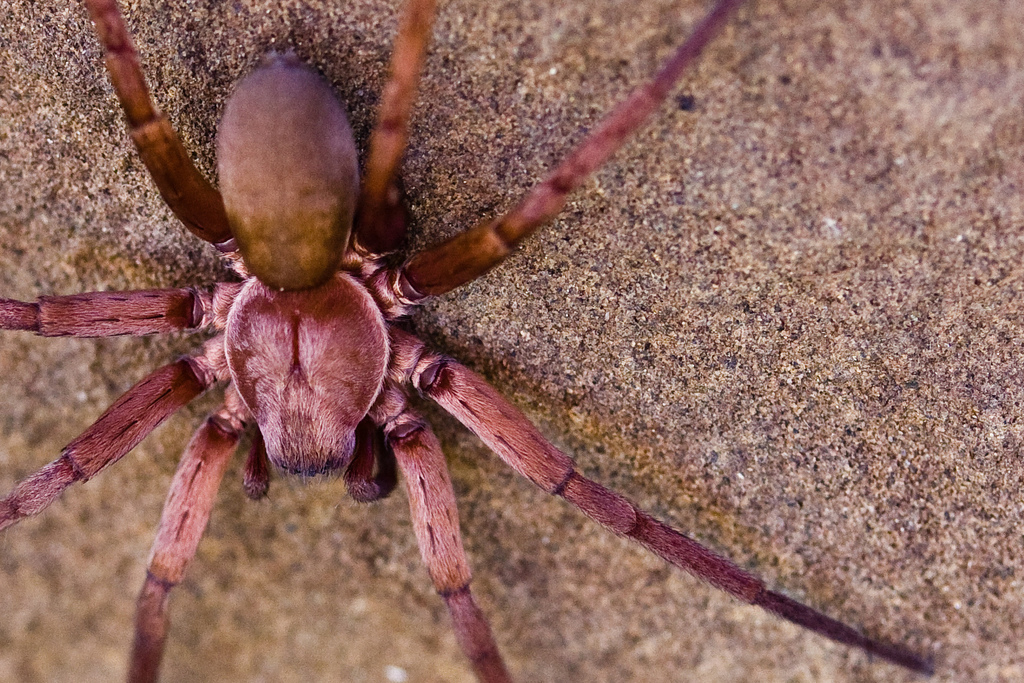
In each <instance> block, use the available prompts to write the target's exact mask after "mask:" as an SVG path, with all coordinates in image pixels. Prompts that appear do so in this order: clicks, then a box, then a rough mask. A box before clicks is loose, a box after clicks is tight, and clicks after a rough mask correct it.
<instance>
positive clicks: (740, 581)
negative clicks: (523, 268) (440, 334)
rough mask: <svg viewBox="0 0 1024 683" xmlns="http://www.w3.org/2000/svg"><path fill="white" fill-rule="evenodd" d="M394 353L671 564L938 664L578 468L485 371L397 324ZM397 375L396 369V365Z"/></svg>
mask: <svg viewBox="0 0 1024 683" xmlns="http://www.w3.org/2000/svg"><path fill="white" fill-rule="evenodd" d="M391 338H392V344H393V346H394V347H395V348H396V351H395V357H396V358H402V359H405V360H404V362H405V363H406V365H405V373H406V374H405V379H406V381H409V382H410V383H411V384H412V385H413V386H414V387H416V388H417V389H418V390H419V391H421V392H422V393H424V394H426V395H427V396H429V397H430V398H432V399H434V400H435V401H436V402H437V403H438V404H440V405H441V407H443V408H444V409H445V410H447V411H448V412H449V413H451V414H452V415H454V416H455V417H456V418H457V419H458V420H459V421H460V422H461V423H462V424H464V425H465V426H466V427H467V428H469V430H470V431H472V432H473V433H475V434H476V435H477V436H478V437H480V439H481V440H482V441H483V442H484V443H486V444H487V446H488V447H490V448H491V450H493V451H494V452H495V453H497V454H498V455H499V456H500V457H501V459H502V460H504V461H505V462H506V463H507V464H508V465H509V466H510V467H511V468H512V469H514V470H516V471H517V472H519V473H520V474H521V475H523V476H524V477H526V478H527V479H530V480H531V481H532V482H533V483H535V484H537V486H539V487H540V488H542V489H544V490H545V491H547V492H548V493H551V494H553V495H556V496H560V497H562V498H564V499H566V500H567V501H569V502H570V503H572V504H573V505H575V506H576V507H578V508H579V509H580V510H581V511H582V512H583V513H584V514H586V515H587V516H588V517H590V518H591V519H593V520H594V521H596V522H598V523H600V524H602V525H603V526H605V527H608V528H609V529H610V530H612V531H613V532H615V533H616V534H619V535H620V536H625V537H627V538H631V539H633V540H634V541H637V542H638V543H640V544H641V545H643V546H644V547H646V548H647V549H648V550H650V551H651V552H653V553H655V554H656V555H659V556H660V557H662V558H663V559H664V560H666V561H667V562H669V563H670V564H673V565H675V566H676V567H679V568H680V569H683V570H684V571H687V572H689V573H691V574H693V575H694V576H696V577H697V578H700V579H702V580H704V581H707V582H708V583H710V584H711V585H713V586H714V587H716V588H718V589H720V590H723V591H725V592H727V593H729V594H730V595H732V596H733V597H735V598H737V599H739V600H742V601H743V602H746V603H748V604H752V605H757V606H759V607H762V608H763V609H766V610H768V611H769V612H772V613H773V614H775V615H777V616H780V617H782V618H784V619H787V620H789V621H791V622H793V623H795V624H798V625H800V626H803V627H804V628H807V629H810V630H811V631H814V632H815V633H819V634H821V635H823V636H825V637H827V638H831V639H832V640H834V641H837V642H839V643H844V644H846V645H851V646H854V647H859V648H861V649H863V650H864V651H866V652H868V653H870V654H872V655H877V656H878V657H881V658H883V659H887V660H889V661H890V662H893V663H895V664H899V665H900V666H904V667H906V668H908V669H912V670H914V671H918V672H922V673H930V672H931V663H930V662H929V661H927V660H925V659H924V658H922V657H920V656H918V655H916V654H914V653H912V652H910V651H909V650H907V649H905V648H904V647H901V646H898V645H890V644H888V643H883V642H881V641H877V640H873V639H871V638H867V637H865V636H863V635H861V634H860V633H859V632H857V631H856V630H854V629H853V628H851V627H849V626H847V625H846V624H843V623H841V622H839V621H836V620H835V619H832V618H830V617H827V616H825V615H824V614H822V613H820V612H818V611H816V610H814V609H812V608H810V607H808V606H806V605H803V604H801V603H799V602H796V601H795V600H791V599H790V598H787V597H785V596H784V595H781V594H779V593H776V592H773V591H770V590H768V588H767V587H766V586H765V585H764V582H762V581H761V580H760V579H758V578H757V577H755V576H753V575H751V574H749V573H747V572H746V571H744V570H742V569H740V568H739V567H737V566H736V565H735V564H733V563H732V562H730V561H728V560H726V559H724V558H722V557H719V556H718V555H716V554H715V553H713V552H712V551H711V550H709V549H708V548H705V547H704V546H702V545H701V544H699V543H697V542H696V541H694V540H692V539H690V538H688V537H687V536H684V535H683V534H682V533H680V532H678V531H676V530H675V529H673V528H671V527H670V526H668V525H666V524H664V523H663V522H660V521H658V520H656V519H655V518H653V517H652V516H651V515H650V514H648V513H647V512H645V511H643V510H641V509H640V508H638V507H636V505H634V504H633V503H632V502H630V501H628V500H626V499H625V498H623V497H622V496H620V495H619V494H617V493H614V492H612V491H609V490H608V489H606V488H605V487H603V486H601V485H600V484H598V483H596V482H594V481H591V480H590V479H587V478H586V477H584V476H583V475H581V474H580V473H579V472H577V471H576V468H575V465H574V464H573V461H572V459H571V458H569V456H567V455H565V454H564V453H562V452H561V451H559V450H558V449H557V448H555V447H554V446H553V445H552V444H550V443H549V442H548V441H547V440H546V439H545V438H544V437H543V436H542V435H541V434H540V432H538V431H537V428H536V427H534V426H533V424H532V423H530V421H529V420H528V419H526V417H525V416H524V415H523V414H522V413H521V412H519V410H517V409H516V408H515V407H514V406H512V405H511V404H510V403H509V402H508V401H506V400H505V399H504V397H502V396H501V395H500V394H499V393H498V392H497V391H495V390H494V388H493V387H491V386H490V385H489V384H487V382H485V381H484V380H483V378H482V377H480V376H479V375H477V374H475V373H473V372H472V371H470V370H469V369H467V368H466V367H464V366H462V365H460V364H459V363H457V362H456V361H454V360H452V359H451V358H448V357H445V356H439V355H436V354H433V353H430V352H427V351H425V349H424V345H423V343H422V342H420V341H419V340H418V339H416V338H415V337H413V336H412V335H409V334H407V333H404V332H401V331H398V330H396V329H395V328H392V337H391ZM392 373H393V374H392V376H393V377H394V376H395V375H396V374H397V373H396V372H395V371H394V370H393V371H392Z"/></svg>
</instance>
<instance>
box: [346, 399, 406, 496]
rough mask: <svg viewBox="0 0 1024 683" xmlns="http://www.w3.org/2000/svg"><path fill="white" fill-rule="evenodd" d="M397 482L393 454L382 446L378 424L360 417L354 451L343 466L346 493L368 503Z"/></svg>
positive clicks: (381, 435)
mask: <svg viewBox="0 0 1024 683" xmlns="http://www.w3.org/2000/svg"><path fill="white" fill-rule="evenodd" d="M374 464H376V466H377V472H376V474H374V471H373V468H374ZM397 483H398V471H397V469H396V463H395V454H394V453H393V452H391V450H390V449H389V448H385V447H384V441H383V433H382V432H381V430H380V428H379V427H378V426H377V425H376V424H375V423H374V422H373V421H372V420H371V419H369V418H364V419H363V421H362V422H360V423H359V426H358V427H357V428H356V449H355V453H354V454H353V456H352V461H351V462H350V463H349V464H348V468H347V469H346V470H345V487H346V488H347V489H348V494H349V495H350V496H352V497H353V498H354V499H356V500H357V501H359V502H360V503H372V502H373V501H375V500H380V499H382V498H387V497H388V496H389V495H391V492H392V491H394V489H395V485H396V484H397Z"/></svg>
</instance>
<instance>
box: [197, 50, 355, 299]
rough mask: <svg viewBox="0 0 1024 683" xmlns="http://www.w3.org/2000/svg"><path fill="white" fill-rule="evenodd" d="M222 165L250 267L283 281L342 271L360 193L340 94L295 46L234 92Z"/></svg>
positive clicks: (290, 285) (223, 127)
mask: <svg viewBox="0 0 1024 683" xmlns="http://www.w3.org/2000/svg"><path fill="white" fill-rule="evenodd" d="M217 166H218V172H219V174H220V189H221V193H222V194H223V196H224V205H225V208H226V209H227V214H228V221H229V223H230V225H231V231H232V233H233V235H234V237H235V239H236V240H237V242H238V247H239V251H240V252H241V253H242V257H243V258H244V259H245V264H246V267H247V268H248V269H249V271H250V272H251V273H252V274H253V275H255V276H256V277H257V278H259V279H260V281H261V282H263V283H264V284H266V285H268V286H270V287H273V288H274V289H278V290H297V289H309V288H312V287H316V286H317V285H320V284H322V283H324V282H326V281H327V279H328V278H329V277H330V276H331V274H332V273H334V272H335V270H337V266H338V262H339V260H340V258H341V256H342V254H343V252H344V250H345V248H346V246H347V244H348V239H349V234H350V233H351V231H352V218H353V215H354V213H355V205H356V201H357V198H358V193H359V167H358V163H357V156H356V148H355V142H354V140H353V139H352V128H351V126H350V125H349V122H348V118H347V117H346V116H345V111H344V110H343V109H342V106H341V103H339V102H338V99H337V98H336V97H335V96H334V93H333V92H332V91H331V88H330V86H329V85H328V84H327V82H326V81H324V79H323V78H321V77H320V76H319V75H318V74H317V73H316V72H315V71H313V70H312V69H311V68H309V67H308V66H306V65H304V64H302V62H300V61H299V60H298V59H297V58H296V57H294V56H293V55H285V56H280V55H273V56H271V57H270V58H269V59H268V60H267V63H265V64H264V65H263V66H261V67H260V68H259V69H258V70H257V71H255V72H254V73H252V74H251V75H249V76H248V77H247V78H245V79H244V80H243V81H242V82H241V83H239V84H238V87H237V88H236V89H235V92H234V93H233V94H232V95H231V97H230V98H229V99H228V102H227V105H226V106H225V108H224V116H223V118H222V119H221V122H220V128H219V130H218V134H217Z"/></svg>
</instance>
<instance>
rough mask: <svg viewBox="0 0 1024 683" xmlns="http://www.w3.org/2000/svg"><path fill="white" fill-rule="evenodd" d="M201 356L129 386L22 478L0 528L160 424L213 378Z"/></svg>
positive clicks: (0, 515) (2, 506)
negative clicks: (59, 450) (50, 458)
mask: <svg viewBox="0 0 1024 683" xmlns="http://www.w3.org/2000/svg"><path fill="white" fill-rule="evenodd" d="M202 361H203V359H202V358H200V357H186V358H182V359H181V360H178V361H176V362H174V363H171V364H169V365H165V366H163V367H162V368H160V369H158V370H156V371H155V372H153V373H151V374H150V375H149V376H147V377H146V378H145V379H143V380H142V381H141V382H139V383H138V384H136V385H135V386H133V387H132V388H131V389H129V390H128V391H126V392H125V393H124V394H123V395H122V396H121V397H120V398H119V399H117V401H115V402H114V404H113V405H112V406H110V407H109V408H107V410H106V412H104V413H103V414H102V415H100V418H99V419H98V420H96V422H94V423H93V424H92V426H90V427H89V428H88V429H86V430H85V431H84V432H82V434H81V435H80V436H79V437H78V438H76V439H75V440H74V441H72V442H71V443H69V444H68V445H67V446H65V448H64V451H63V452H62V453H61V456H60V457H59V458H58V459H57V460H55V461H53V462H52V463H50V464H49V465H46V466H45V467H43V468H41V469H40V470H38V471H37V472H36V473H35V474H32V475H29V476H28V477H27V478H26V479H23V480H22V481H21V482H20V483H19V484H18V485H17V486H16V487H15V488H14V490H13V491H11V492H10V493H9V494H8V495H7V497H5V498H3V499H0V530H3V529H5V528H7V527H9V526H11V525H12V524H14V523H16V522H18V521H20V520H22V519H23V518H25V517H28V516H31V515H36V514H39V513H40V512H42V511H43V510H45V509H46V508H47V507H48V506H49V505H50V503H52V502H53V501H54V500H56V498H57V496H59V495H60V494H61V493H62V492H63V491H64V489H66V488H67V487H69V486H71V485H72V484H74V483H75V482H76V481H88V480H89V479H91V478H92V477H94V476H95V475H96V474H97V473H99V472H100V470H102V469H104V468H105V467H107V466H108V465H112V464H113V463H115V462H117V461H118V460H120V459H121V458H122V457H123V456H124V455H125V454H126V453H128V451H130V450H132V449H133V448H135V447H136V446H137V445H138V444H139V442H140V441H142V440H143V439H144V438H145V437H146V435H148V434H149V433H150V432H151V431H153V430H154V429H156V427H157V425H159V424H160V423H161V422H163V421H164V420H166V419H167V418H168V417H170V416H171V414H172V413H174V412H175V411H177V410H178V409H179V408H181V407H183V406H185V405H187V404H188V403H189V402H191V401H192V400H193V399H195V398H196V397H197V396H199V395H200V394H201V393H203V392H204V391H206V389H208V388H209V387H210V386H211V385H212V384H213V382H214V381H215V378H214V375H213V373H212V372H209V371H207V370H206V368H204V367H203V365H204V363H203V362H202Z"/></svg>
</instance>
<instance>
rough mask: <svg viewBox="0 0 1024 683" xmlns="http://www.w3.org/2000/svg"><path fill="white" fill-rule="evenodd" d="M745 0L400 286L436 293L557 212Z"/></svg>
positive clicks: (411, 293)
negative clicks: (503, 207)
mask: <svg viewBox="0 0 1024 683" xmlns="http://www.w3.org/2000/svg"><path fill="white" fill-rule="evenodd" d="M742 1H743V0H719V2H718V4H717V5H715V8H714V9H713V10H712V11H711V12H710V13H709V14H708V15H707V16H706V17H705V18H704V19H703V21H701V23H700V24H698V25H697V27H696V28H694V30H693V33H691V34H690V37H689V38H688V39H687V40H686V42H685V43H683V44H682V45H681V46H680V47H679V49H678V50H676V52H675V54H674V55H673V56H672V57H671V58H670V59H669V60H668V62H666V63H665V65H664V66H663V67H662V68H661V70H660V71H659V72H658V73H657V74H656V75H655V76H654V78H653V79H651V80H650V81H648V82H647V83H645V84H644V85H642V86H640V87H639V88H637V89H636V90H634V91H633V93H632V94H631V95H630V96H629V97H628V98H626V100H625V101H623V102H622V103H621V104H619V105H618V106H617V107H616V108H615V109H614V110H613V111H612V112H611V113H610V114H608V116H606V117H605V119H604V120H603V121H601V123H600V124H599V125H598V126H597V128H595V129H594V131H593V132H592V133H590V135H588V136H587V137H586V138H585V139H584V140H583V141H582V142H581V143H580V144H579V145H577V146H576V149H574V150H573V151H572V152H571V153H570V154H569V156H568V157H567V158H566V159H565V160H563V161H562V163H561V164H559V166H558V168H556V169H555V170H554V172H552V173H551V174H550V175H549V176H548V177H547V178H546V179H544V181H543V182H541V183H540V184H539V185H537V186H536V187H534V188H533V189H532V190H530V192H529V193H527V195H526V196H525V197H524V198H523V199H522V200H521V201H520V202H519V204H518V205H517V206H516V207H515V208H513V209H512V210H511V211H509V212H508V213H506V214H505V215H504V216H501V217H500V218H497V219H494V220H492V221H489V222H486V223H481V224H480V225H477V226H476V227H474V228H472V229H470V230H467V231H466V232H463V233H461V234H459V235H456V236H455V237H453V238H452V239H450V240H448V241H446V242H442V243H440V244H437V245H435V246H433V247H429V248H427V249H426V250H424V251H421V252H420V253H418V254H416V255H415V256H413V257H412V259H411V260H410V261H409V262H407V263H406V264H405V265H404V266H403V267H402V269H401V270H400V271H399V274H398V283H397V288H398V289H399V291H401V292H402V294H403V295H404V296H406V297H407V298H409V299H411V300H413V301H415V300H418V299H423V298H426V297H427V296H436V295H438V294H443V293H445V292H447V291H449V290H452V289H454V288H456V287H458V286H460V285H463V284H465V283H467V282H470V281H471V280H475V279H476V278H478V277H480V276H481V275H483V274H484V273H485V272H487V271H488V270H490V269H491V268H493V267H494V266H496V265H498V264H499V263H500V262H501V261H503V260H504V259H505V258H506V257H507V256H508V255H509V254H511V253H512V250H513V249H514V248H515V247H516V245H517V244H519V242H520V241H522V240H523V239H524V238H526V237H527V236H529V235H530V234H532V233H533V231H534V230H536V229H537V228H538V227H540V226H541V225H543V224H544V223H546V222H548V221H549V220H551V219H552V218H554V217H555V216H556V215H557V214H558V212H559V211H561V210H562V206H563V205H564V204H565V200H566V197H567V196H568V194H569V193H570V192H571V191H573V190H574V189H576V188H577V187H579V185H580V184H581V183H582V182H583V181H584V180H585V179H586V177H587V176H588V175H590V174H591V173H593V172H594V171H595V170H596V169H598V168H599V167H600V166H601V165H602V164H603V163H604V162H605V161H606V160H607V159H608V157H610V156H611V155H612V154H613V153H614V152H615V151H616V150H618V149H619V147H621V146H622V143H623V142H624V141H625V139H626V137H627V136H628V135H629V134H631V133H632V132H633V131H635V130H636V129H637V128H639V127H640V125H642V124H643V122H644V121H645V120H646V119H647V117H648V116H649V115H650V114H651V113H652V112H653V111H654V110H655V109H656V108H657V107H658V106H659V105H660V104H661V103H662V101H663V100H664V99H665V98H666V97H667V96H668V94H669V92H670V91H671V88H672V86H673V85H675V83H676V81H678V80H679V77H680V76H681V75H682V73H683V71H684V70H685V69H686V68H687V67H688V66H689V65H690V64H691V63H692V62H693V61H694V60H696V59H697V57H698V56H700V53H701V52H702V51H703V50H704V47H705V46H706V45H707V44H708V42H710V41H711V39H712V38H714V37H715V35H716V34H717V33H718V31H719V30H720V29H721V28H722V26H723V25H724V24H725V23H726V21H727V20H728V19H729V16H730V15H731V14H732V12H733V11H734V10H735V9H736V8H737V7H738V6H739V5H740V4H741V3H742Z"/></svg>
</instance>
